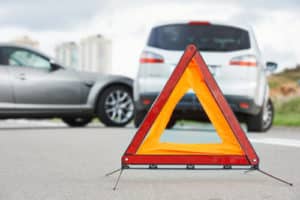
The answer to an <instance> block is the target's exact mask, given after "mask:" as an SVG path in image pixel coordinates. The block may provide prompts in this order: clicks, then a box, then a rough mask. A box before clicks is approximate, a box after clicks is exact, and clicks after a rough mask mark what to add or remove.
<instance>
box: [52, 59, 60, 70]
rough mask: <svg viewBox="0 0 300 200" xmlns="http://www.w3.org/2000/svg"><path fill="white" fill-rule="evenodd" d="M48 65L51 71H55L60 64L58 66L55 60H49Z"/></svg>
mask: <svg viewBox="0 0 300 200" xmlns="http://www.w3.org/2000/svg"><path fill="white" fill-rule="evenodd" d="M50 65H51V69H50V70H51V71H56V70H58V69H61V68H62V66H60V65H59V64H57V63H56V62H55V61H53V60H50Z"/></svg>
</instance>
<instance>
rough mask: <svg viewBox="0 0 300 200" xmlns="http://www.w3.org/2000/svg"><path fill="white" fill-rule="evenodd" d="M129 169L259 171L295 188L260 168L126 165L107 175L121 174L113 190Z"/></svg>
mask: <svg viewBox="0 0 300 200" xmlns="http://www.w3.org/2000/svg"><path fill="white" fill-rule="evenodd" d="M128 169H132V170H149V169H150V170H240V171H242V170H244V171H245V172H244V173H245V174H246V173H249V172H254V171H257V172H260V173H262V174H263V175H266V176H268V177H270V178H272V179H275V180H277V181H279V182H281V183H284V184H287V185H289V186H293V183H291V182H288V181H286V180H284V179H282V178H279V177H276V176H274V175H272V174H270V173H268V172H266V171H263V170H261V169H259V167H258V166H247V167H232V166H231V165H223V166H219V167H200V168H196V166H195V165H186V167H185V168H184V167H158V166H157V165H149V166H148V167H131V166H128V165H124V166H122V167H121V168H119V169H116V170H113V171H111V172H109V173H107V174H105V176H111V175H113V174H115V173H118V172H119V175H118V177H117V180H116V182H115V184H114V187H113V188H112V189H113V190H114V191H115V190H116V189H117V187H118V185H119V182H120V179H121V176H122V174H123V171H124V170H128Z"/></svg>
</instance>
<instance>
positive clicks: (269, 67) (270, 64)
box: [266, 62, 278, 72]
mask: <svg viewBox="0 0 300 200" xmlns="http://www.w3.org/2000/svg"><path fill="white" fill-rule="evenodd" d="M277 67H278V65H277V63H275V62H267V63H266V69H267V71H269V72H274V71H275V70H276V69H277Z"/></svg>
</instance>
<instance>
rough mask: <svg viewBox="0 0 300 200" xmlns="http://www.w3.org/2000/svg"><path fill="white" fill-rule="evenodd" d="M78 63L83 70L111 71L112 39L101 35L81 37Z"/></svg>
mask: <svg viewBox="0 0 300 200" xmlns="http://www.w3.org/2000/svg"><path fill="white" fill-rule="evenodd" d="M79 63H80V64H79V65H80V69H81V70H83V71H91V72H101V73H112V41H111V40H110V39H107V38H105V37H103V36H102V35H93V36H90V37H87V38H83V39H81V40H80V47H79Z"/></svg>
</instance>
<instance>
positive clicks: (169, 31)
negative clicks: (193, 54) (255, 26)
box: [148, 24, 250, 51]
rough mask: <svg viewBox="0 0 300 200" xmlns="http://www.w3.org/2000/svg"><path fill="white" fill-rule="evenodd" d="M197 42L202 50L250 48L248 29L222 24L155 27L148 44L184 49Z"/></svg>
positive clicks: (170, 48) (169, 48)
mask: <svg viewBox="0 0 300 200" xmlns="http://www.w3.org/2000/svg"><path fill="white" fill-rule="evenodd" d="M189 44H195V45H197V47H198V48H199V50H202V51H236V50H242V49H249V48H250V41H249V34H248V32H247V31H246V30H243V29H240V28H235V27H230V26H221V25H189V24H172V25H165V26H159V27H156V28H153V29H152V31H151V34H150V37H149V39H148V46H152V47H156V48H161V49H166V50H184V49H185V47H186V46H187V45H189Z"/></svg>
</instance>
